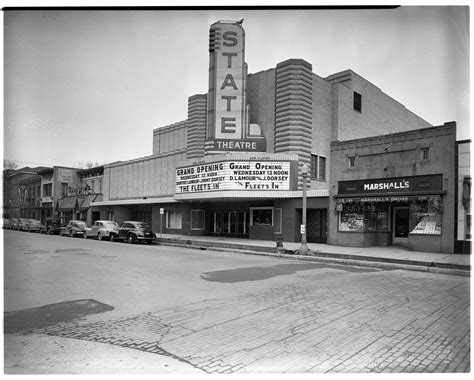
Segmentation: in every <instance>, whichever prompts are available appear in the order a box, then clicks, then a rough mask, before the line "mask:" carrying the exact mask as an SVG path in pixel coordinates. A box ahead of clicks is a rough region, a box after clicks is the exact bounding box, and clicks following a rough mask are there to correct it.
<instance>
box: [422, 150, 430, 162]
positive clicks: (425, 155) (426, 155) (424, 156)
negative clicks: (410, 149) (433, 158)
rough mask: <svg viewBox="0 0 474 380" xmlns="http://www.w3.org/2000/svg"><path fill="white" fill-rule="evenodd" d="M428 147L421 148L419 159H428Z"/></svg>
mask: <svg viewBox="0 0 474 380" xmlns="http://www.w3.org/2000/svg"><path fill="white" fill-rule="evenodd" d="M429 152H430V148H421V161H426V160H428V159H429Z"/></svg>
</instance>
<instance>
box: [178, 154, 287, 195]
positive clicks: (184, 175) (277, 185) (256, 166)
mask: <svg viewBox="0 0 474 380" xmlns="http://www.w3.org/2000/svg"><path fill="white" fill-rule="evenodd" d="M223 190H239V191H242V190H244V191H245V190H248V191H255V190H260V191H268V190H272V191H275V190H276V191H278V190H285V191H288V190H290V162H289V161H243V160H232V161H223V162H214V163H208V164H202V165H194V166H187V167H183V168H178V169H176V194H186V193H199V192H212V191H223Z"/></svg>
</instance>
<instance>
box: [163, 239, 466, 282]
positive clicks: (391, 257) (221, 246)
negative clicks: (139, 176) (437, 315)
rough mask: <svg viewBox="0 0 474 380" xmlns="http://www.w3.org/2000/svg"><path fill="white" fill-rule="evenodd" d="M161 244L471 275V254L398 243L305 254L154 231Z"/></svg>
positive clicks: (265, 243) (292, 247) (267, 244)
mask: <svg viewBox="0 0 474 380" xmlns="http://www.w3.org/2000/svg"><path fill="white" fill-rule="evenodd" d="M157 236H158V237H157V239H156V240H155V241H156V242H157V243H158V244H161V245H171V246H184V247H189V248H197V249H212V250H235V251H240V252H245V253H254V254H265V255H276V256H284V257H288V256H291V257H293V258H295V259H299V260H308V261H315V260H318V261H320V260H326V261H337V262H342V263H345V264H358V265H365V266H392V267H400V266H402V267H403V268H406V269H410V270H421V271H429V272H440V273H451V274H460V275H470V270H471V264H470V257H471V255H461V254H443V253H430V252H417V251H409V250H408V249H407V248H405V247H401V246H389V247H341V246H334V245H329V244H317V243H308V248H309V250H310V254H309V255H308V256H303V255H295V254H294V253H295V251H297V250H298V249H299V248H300V243H293V242H284V243H283V249H280V250H279V251H278V250H277V248H276V243H275V242H274V241H271V240H253V239H242V238H240V239H239V238H229V237H214V236H184V235H172V234H161V235H160V234H157Z"/></svg>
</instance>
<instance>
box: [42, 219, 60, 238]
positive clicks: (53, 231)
mask: <svg viewBox="0 0 474 380" xmlns="http://www.w3.org/2000/svg"><path fill="white" fill-rule="evenodd" d="M44 226H45V229H44V232H45V233H47V234H48V235H59V233H60V232H61V221H60V220H59V219H58V218H46V220H45V221H44Z"/></svg>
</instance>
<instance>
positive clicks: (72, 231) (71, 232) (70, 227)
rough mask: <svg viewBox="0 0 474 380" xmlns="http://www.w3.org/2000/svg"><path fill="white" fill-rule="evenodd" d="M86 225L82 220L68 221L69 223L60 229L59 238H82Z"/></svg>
mask: <svg viewBox="0 0 474 380" xmlns="http://www.w3.org/2000/svg"><path fill="white" fill-rule="evenodd" d="M86 228H87V225H86V223H85V222H84V221H82V220H70V221H69V223H68V224H67V225H66V226H64V227H61V232H60V235H61V236H69V237H83V236H84V232H85V230H86Z"/></svg>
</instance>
